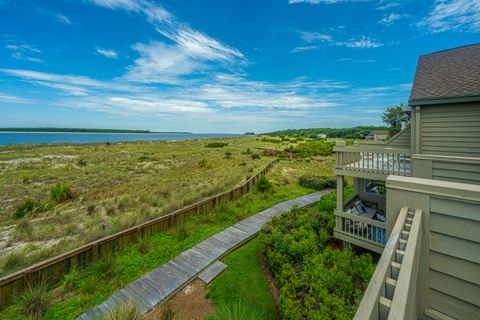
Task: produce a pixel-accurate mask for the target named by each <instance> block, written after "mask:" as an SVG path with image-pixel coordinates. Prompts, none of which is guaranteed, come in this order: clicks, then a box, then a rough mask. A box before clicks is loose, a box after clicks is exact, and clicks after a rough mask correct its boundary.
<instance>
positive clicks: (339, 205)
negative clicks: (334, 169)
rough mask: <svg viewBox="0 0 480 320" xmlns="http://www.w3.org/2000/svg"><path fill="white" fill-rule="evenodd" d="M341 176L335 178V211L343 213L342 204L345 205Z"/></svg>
mask: <svg viewBox="0 0 480 320" xmlns="http://www.w3.org/2000/svg"><path fill="white" fill-rule="evenodd" d="M343 181H344V179H343V176H337V210H338V211H343V204H344V203H345V199H344V195H343Z"/></svg>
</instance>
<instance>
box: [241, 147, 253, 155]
mask: <svg viewBox="0 0 480 320" xmlns="http://www.w3.org/2000/svg"><path fill="white" fill-rule="evenodd" d="M242 153H243V154H252V150H250V148H247V150H245V151H244V152H242Z"/></svg>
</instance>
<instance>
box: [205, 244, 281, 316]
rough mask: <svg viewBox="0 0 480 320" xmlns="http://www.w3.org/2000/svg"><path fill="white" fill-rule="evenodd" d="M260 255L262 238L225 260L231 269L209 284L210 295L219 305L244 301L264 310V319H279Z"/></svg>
mask: <svg viewBox="0 0 480 320" xmlns="http://www.w3.org/2000/svg"><path fill="white" fill-rule="evenodd" d="M258 255H259V241H258V239H257V238H255V239H253V240H252V241H250V242H249V243H247V244H246V245H244V246H243V247H241V248H240V249H238V250H236V251H235V252H233V253H231V254H230V255H229V256H227V257H226V258H225V259H224V260H223V262H224V263H225V264H226V265H227V266H228V267H227V269H226V270H225V271H224V272H223V273H222V274H221V275H219V276H218V278H216V279H215V280H214V281H213V282H212V284H211V285H210V286H209V287H208V297H209V298H210V299H211V300H212V302H213V304H214V306H215V308H219V307H220V308H222V307H231V305H232V304H235V303H241V304H243V305H244V306H245V307H246V308H248V309H254V310H255V311H257V312H258V313H261V314H262V317H261V319H265V320H274V319H277V317H276V314H275V303H274V301H273V297H272V294H271V292H270V289H269V287H268V284H267V282H266V280H265V277H264V275H263V271H262V268H261V266H260V261H259V259H258Z"/></svg>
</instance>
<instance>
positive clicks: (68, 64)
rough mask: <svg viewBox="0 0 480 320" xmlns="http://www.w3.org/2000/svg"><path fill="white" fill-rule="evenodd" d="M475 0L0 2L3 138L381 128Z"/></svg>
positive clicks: (472, 17) (456, 42)
mask: <svg viewBox="0 0 480 320" xmlns="http://www.w3.org/2000/svg"><path fill="white" fill-rule="evenodd" d="M479 35H480V1H478V0H455V1H452V0H434V1H419V0H416V1H414V0H410V1H409V0H404V1H382V0H372V1H369V0H363V1H362V0H356V1H355V0H343V1H342V0H255V1H254V0H252V1H250V0H235V1H233V0H210V1H200V0H182V1H178V0H168V1H154V0H56V1H49V0H42V1H28V0H23V1H18V0H0V127H17V126H22V127H24V126H28V127H46V126H54V127H87V128H125V129H127V128H128V129H148V130H155V131H192V132H238V133H242V132H245V131H255V132H267V131H272V130H276V129H285V128H305V127H348V126H354V125H368V124H380V122H381V120H380V116H381V113H382V111H383V110H384V109H385V108H386V107H387V106H390V105H394V104H398V103H400V102H407V99H408V94H409V90H410V87H411V83H412V80H413V76H414V72H415V65H416V62H417V59H418V56H419V55H420V54H426V53H431V52H434V51H438V50H443V49H447V48H452V47H457V46H462V45H467V44H472V43H476V42H479V40H480V38H479Z"/></svg>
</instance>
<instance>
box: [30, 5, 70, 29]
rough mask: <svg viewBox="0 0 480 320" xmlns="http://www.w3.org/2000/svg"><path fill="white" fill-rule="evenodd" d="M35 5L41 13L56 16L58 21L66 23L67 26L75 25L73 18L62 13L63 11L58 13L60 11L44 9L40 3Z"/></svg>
mask: <svg viewBox="0 0 480 320" xmlns="http://www.w3.org/2000/svg"><path fill="white" fill-rule="evenodd" d="M33 7H34V8H35V9H36V10H37V11H38V12H39V13H41V14H44V15H46V16H50V17H51V18H54V19H55V20H57V21H58V22H60V23H62V24H64V25H66V26H70V25H73V22H72V20H71V19H70V18H69V17H68V16H66V15H64V14H61V13H58V12H55V11H51V10H47V9H44V8H42V7H40V6H38V5H33Z"/></svg>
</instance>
